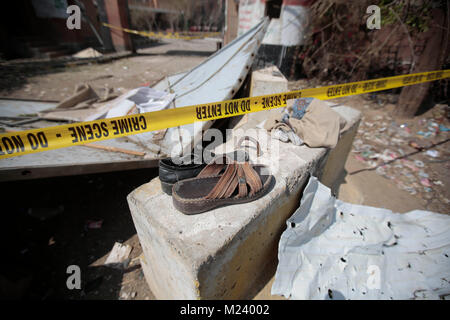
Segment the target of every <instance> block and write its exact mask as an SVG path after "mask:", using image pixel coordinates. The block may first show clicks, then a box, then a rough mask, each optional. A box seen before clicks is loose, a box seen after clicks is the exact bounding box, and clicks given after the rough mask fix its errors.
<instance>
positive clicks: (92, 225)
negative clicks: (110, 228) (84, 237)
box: [85, 219, 103, 230]
mask: <svg viewBox="0 0 450 320" xmlns="http://www.w3.org/2000/svg"><path fill="white" fill-rule="evenodd" d="M102 224H103V219H100V220H86V224H85V229H86V230H88V229H101V228H102Z"/></svg>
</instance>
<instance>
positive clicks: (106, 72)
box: [0, 40, 450, 300]
mask: <svg viewBox="0 0 450 320" xmlns="http://www.w3.org/2000/svg"><path fill="white" fill-rule="evenodd" d="M214 51H215V43H214V42H208V41H205V40H194V41H191V42H188V41H167V42H165V43H163V44H160V45H157V46H154V47H151V48H147V49H143V50H139V52H138V55H136V56H133V57H129V58H124V59H121V60H116V61H113V62H110V63H106V64H91V65H85V66H80V67H71V68H63V69H58V70H44V71H42V72H31V73H30V74H26V75H23V79H24V80H23V81H22V82H21V83H20V85H15V86H14V87H7V86H5V83H2V87H1V88H0V89H1V90H0V96H2V97H8V98H23V99H37V100H55V101H59V100H61V99H64V98H67V97H69V96H70V95H71V94H72V92H73V90H74V88H75V86H76V85H77V84H78V83H82V82H87V83H89V84H92V85H93V86H96V87H103V86H108V87H111V88H114V90H117V92H119V93H120V92H121V91H124V90H126V89H131V88H134V87H137V86H140V85H144V84H145V85H148V84H151V83H154V82H155V81H157V80H159V79H161V78H162V77H163V76H166V75H169V74H173V73H177V72H182V71H185V70H188V69H191V68H192V67H194V66H195V65H197V64H199V63H200V62H201V61H203V60H204V59H205V58H206V57H207V56H208V55H210V54H211V53H213V52H214ZM302 86H307V83H305V82H301V81H300V82H299V81H297V82H291V83H290V88H291V89H294V88H301V87H302ZM397 98H398V95H395V94H377V95H373V96H369V95H365V96H354V97H348V98H340V99H335V100H334V102H335V103H338V104H344V105H348V106H351V107H354V108H356V109H358V110H360V111H361V112H362V114H363V119H362V121H361V125H360V129H359V131H358V134H357V136H356V138H355V143H354V146H353V150H352V152H351V153H350V155H349V157H348V160H347V162H346V165H345V168H346V172H347V174H346V176H345V178H344V181H343V183H342V185H341V187H340V190H339V198H340V199H342V200H344V201H349V202H353V203H359V204H365V205H372V206H377V207H385V208H388V209H391V210H393V211H395V212H407V211H409V210H413V209H424V210H431V211H436V212H440V213H446V214H448V213H449V212H450V210H449V202H450V200H449V199H450V190H449V189H448V187H447V186H448V185H449V182H450V176H449V172H450V171H449V166H450V163H449V159H450V158H449V155H450V148H449V143H448V142H447V141H448V139H449V138H450V133H449V132H444V131H443V130H441V132H438V133H436V132H432V131H433V130H434V128H436V126H435V125H434V124H433V123H435V124H436V123H437V124H438V125H439V124H440V125H442V128H448V127H450V124H449V120H448V115H449V109H448V108H449V107H448V105H446V104H436V105H435V106H434V107H433V108H432V109H430V110H428V111H426V112H425V113H423V114H422V115H420V116H418V117H416V118H414V119H411V120H400V119H394V118H393V117H391V116H390V112H391V111H392V108H394V107H395V102H396V99H397ZM430 123H431V124H430ZM405 132H406V133H405ZM418 132H422V133H425V135H421V134H418ZM426 132H432V133H431V134H426ZM425 136H426V137H425ZM411 142H414V143H412V145H413V146H411ZM417 148H422V151H420V152H419V150H418V149H417ZM386 150H388V151H386ZM429 150H434V152H432V155H434V156H436V157H434V156H432V155H427V154H426V152H427V151H429ZM378 168H382V169H378ZM156 176H157V170H156V169H151V170H149V169H146V170H134V171H125V172H115V173H105V174H92V175H82V176H73V177H59V178H49V179H40V180H31V181H22V182H8V183H1V184H0V188H1V190H2V191H1V192H2V197H3V198H4V199H7V203H8V205H7V206H6V207H5V208H3V210H2V211H3V212H4V213H5V214H4V215H3V221H2V223H3V225H4V226H5V227H6V228H5V229H6V232H5V233H2V247H3V257H4V259H2V260H4V261H5V262H4V263H2V264H1V266H0V283H2V286H0V287H2V288H3V289H2V290H3V292H2V290H0V296H1V295H2V294H4V293H5V292H7V293H8V297H10V298H28V299H39V300H41V299H43V300H45V299H154V296H153V295H152V293H151V292H150V290H149V288H148V286H147V284H146V282H145V279H144V277H143V273H142V269H141V267H140V265H139V259H138V257H139V255H140V254H141V253H142V250H141V247H140V244H139V240H138V238H137V235H136V230H135V228H134V225H133V221H132V219H131V215H130V213H129V209H128V204H127V202H126V196H127V195H128V194H129V193H130V192H131V191H132V190H133V189H135V188H136V187H138V186H140V185H142V184H144V183H146V182H148V181H150V180H151V179H152V178H154V177H156ZM89 221H101V222H102V223H101V228H99V229H90V228H89V227H88V225H89ZM115 242H122V243H125V244H128V245H130V246H131V247H132V248H133V249H132V252H131V255H130V261H129V264H128V265H127V266H126V267H124V268H122V269H114V268H109V267H105V266H103V263H104V261H105V260H106V257H107V256H108V254H109V252H110V250H111V249H112V247H113V245H114V243H115ZM73 264H75V265H78V266H80V268H81V271H82V288H83V290H68V289H67V287H66V280H67V277H68V274H67V273H66V269H67V267H68V266H69V265H73ZM271 283H273V279H272V280H271V281H270V282H269V283H268V284H267V285H266V287H265V288H264V289H263V290H262V291H261V292H260V293H259V294H258V295H257V296H256V298H257V299H261V298H265V299H273V298H277V297H271V296H270V286H271Z"/></svg>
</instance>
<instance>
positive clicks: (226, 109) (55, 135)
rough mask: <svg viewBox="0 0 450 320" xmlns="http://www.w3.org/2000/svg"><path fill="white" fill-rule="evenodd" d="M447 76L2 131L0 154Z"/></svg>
mask: <svg viewBox="0 0 450 320" xmlns="http://www.w3.org/2000/svg"><path fill="white" fill-rule="evenodd" d="M448 77H450V69H449V70H441V71H431V72H422V73H415V74H409V75H402V76H394V77H388V78H380V79H374V80H367V81H358V82H351V83H346V84H340V85H331V86H325V87H319V88H309V89H302V90H296V91H290V92H283V93H277V94H269V95H264V96H257V97H249V98H241V99H232V100H226V101H219V102H211V103H205V104H199V105H193V106H187V107H181V108H176V109H165V110H160V111H154V112H147V113H141V114H134V115H127V116H122V117H116V118H108V119H101V120H94V121H87V122H78V123H72V124H65V125H59V126H54V127H48V128H42V129H31V130H25V131H16V132H8V133H5V134H1V135H0V159H2V158H8V157H14V156H20V155H25V154H30V153H35V152H41V151H47V150H54V149H58V148H65V147H71V146H76V145H83V144H86V143H91V142H96V141H102V140H108V139H114V138H119V137H125V136H128V135H133V134H138V133H143V132H150V131H156V130H162V129H167V128H171V127H177V126H182V125H186V124H189V123H194V122H197V121H210V120H216V119H221V118H227V117H234V116H239V115H243V114H246V113H252V112H258V111H264V110H269V109H275V108H280V107H285V106H286V104H287V101H288V100H290V99H297V98H317V99H321V100H327V99H333V98H339V97H345V96H352V95H357V94H362V93H368V92H374V91H381V90H387V89H392V88H398V87H403V86H409V85H413V84H419V83H424V82H428V81H434V80H440V79H445V78H448Z"/></svg>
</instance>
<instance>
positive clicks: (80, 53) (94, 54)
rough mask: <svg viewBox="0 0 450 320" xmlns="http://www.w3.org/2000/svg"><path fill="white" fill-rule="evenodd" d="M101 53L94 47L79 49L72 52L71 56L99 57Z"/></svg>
mask: <svg viewBox="0 0 450 320" xmlns="http://www.w3.org/2000/svg"><path fill="white" fill-rule="evenodd" d="M102 55H103V54H101V53H100V52H98V51H97V50H95V49H94V48H87V49H84V50H81V51H78V52H77V53H75V54H73V55H72V57H74V58H97V57H101V56H102Z"/></svg>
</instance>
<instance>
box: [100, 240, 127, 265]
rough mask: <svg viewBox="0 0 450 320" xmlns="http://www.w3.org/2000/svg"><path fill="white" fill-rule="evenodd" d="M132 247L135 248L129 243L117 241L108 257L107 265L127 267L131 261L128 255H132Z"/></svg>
mask: <svg viewBox="0 0 450 320" xmlns="http://www.w3.org/2000/svg"><path fill="white" fill-rule="evenodd" d="M132 249H133V248H132V247H131V246H129V245H127V244H122V243H120V242H116V243H115V244H114V247H113V248H112V250H111V252H110V254H109V256H108V258H106V261H105V265H106V266H109V267H112V268H118V269H124V268H126V267H127V266H128V264H129V263H130V259H129V258H128V256H129V255H130V253H131V250H132Z"/></svg>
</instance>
